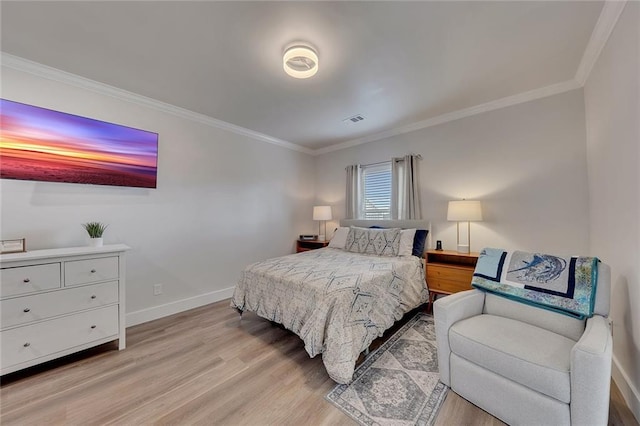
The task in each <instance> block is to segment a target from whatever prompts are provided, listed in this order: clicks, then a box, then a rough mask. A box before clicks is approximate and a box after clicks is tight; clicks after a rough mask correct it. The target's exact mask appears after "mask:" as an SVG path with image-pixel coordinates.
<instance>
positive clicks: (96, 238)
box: [82, 222, 109, 247]
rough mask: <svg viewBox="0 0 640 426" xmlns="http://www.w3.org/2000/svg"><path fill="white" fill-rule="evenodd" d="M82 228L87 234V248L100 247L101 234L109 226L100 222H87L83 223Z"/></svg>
mask: <svg viewBox="0 0 640 426" xmlns="http://www.w3.org/2000/svg"><path fill="white" fill-rule="evenodd" d="M82 226H83V227H84V229H86V230H87V234H89V246H90V247H102V234H103V233H104V230H105V229H107V226H109V225H105V224H104V223H100V222H88V223H83V224H82Z"/></svg>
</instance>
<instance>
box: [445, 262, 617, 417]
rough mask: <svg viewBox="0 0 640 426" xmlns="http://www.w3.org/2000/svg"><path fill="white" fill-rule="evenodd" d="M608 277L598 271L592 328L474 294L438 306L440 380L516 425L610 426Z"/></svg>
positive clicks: (603, 270)
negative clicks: (608, 424)
mask: <svg viewBox="0 0 640 426" xmlns="http://www.w3.org/2000/svg"><path fill="white" fill-rule="evenodd" d="M610 276H611V270H610V268H609V266H608V265H605V264H603V263H599V265H598V284H597V291H596V304H595V308H594V312H595V315H594V316H593V317H591V318H589V319H587V320H578V319H575V318H571V317H569V316H565V315H561V314H558V313H555V312H552V311H548V310H544V309H540V308H536V307H533V306H529V305H525V304H522V303H518V302H515V301H512V300H509V299H505V298H502V297H499V296H496V295H493V294H489V293H484V292H482V291H479V290H475V289H474V290H469V291H465V292H461V293H457V294H454V295H451V296H447V297H444V298H441V299H438V300H437V301H436V302H435V304H434V317H435V327H436V340H437V344H438V363H439V368H440V379H441V380H442V382H443V383H444V384H446V385H448V386H450V387H451V389H452V390H453V391H454V392H456V393H457V394H459V395H460V396H462V397H463V398H465V399H467V400H469V401H470V402H472V403H474V404H475V405H477V406H478V407H480V408H482V409H483V410H485V411H487V412H489V413H491V414H493V415H494V416H496V417H498V418H499V419H501V420H503V421H505V422H506V423H508V424H511V425H606V424H607V421H608V416H609V386H610V377H611V350H612V336H611V331H610V328H609V324H608V321H607V319H606V317H607V315H608V314H609V291H610V290H609V288H610V280H611V277H610Z"/></svg>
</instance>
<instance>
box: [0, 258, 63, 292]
mask: <svg viewBox="0 0 640 426" xmlns="http://www.w3.org/2000/svg"><path fill="white" fill-rule="evenodd" d="M59 287H60V263H48V264H45V265H33V266H20V267H16V268H5V269H0V289H1V293H0V296H2V297H8V296H15V295H19V294H27V293H34V292H37V291H41V290H48V289H52V288H59Z"/></svg>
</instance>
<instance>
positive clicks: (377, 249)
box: [344, 226, 400, 256]
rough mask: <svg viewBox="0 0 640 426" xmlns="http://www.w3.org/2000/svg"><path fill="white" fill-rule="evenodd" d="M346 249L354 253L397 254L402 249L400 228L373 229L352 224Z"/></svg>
mask: <svg viewBox="0 0 640 426" xmlns="http://www.w3.org/2000/svg"><path fill="white" fill-rule="evenodd" d="M344 249H345V250H347V251H351V252H354V253H367V254H377V255H378V256H397V255H398V251H399V250H400V228H390V229H371V228H357V227H355V226H352V227H351V228H350V229H349V234H348V235H347V243H346V244H345V246H344Z"/></svg>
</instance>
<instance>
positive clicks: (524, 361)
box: [449, 315, 576, 404]
mask: <svg viewBox="0 0 640 426" xmlns="http://www.w3.org/2000/svg"><path fill="white" fill-rule="evenodd" d="M449 344H450V346H451V351H452V352H453V353H455V354H456V355H458V356H460V357H462V358H464V359H466V360H469V361H471V362H473V363H474V364H477V365H479V366H480V367H484V368H486V369H487V370H489V371H492V372H494V373H497V374H500V375H501V376H503V377H505V378H507V379H510V380H512V381H514V382H516V383H519V384H521V385H523V386H526V387H528V388H530V389H533V390H535V391H538V392H540V393H542V394H544V395H547V396H550V397H552V398H554V399H557V400H560V401H562V402H564V403H567V404H568V403H569V402H570V397H571V391H570V389H571V379H570V374H569V370H570V365H571V350H572V348H573V347H574V345H575V344H576V342H575V341H574V340H571V339H569V338H567V337H564V336H561V335H559V334H556V333H554V332H551V331H548V330H545V329H543V328H540V327H536V326H534V325H530V324H527V323H524V322H521V321H517V320H513V319H510V318H504V317H499V316H495V315H478V316H475V317H472V318H468V319H465V320H462V321H459V322H457V323H455V324H454V325H453V326H452V327H451V329H450V330H449Z"/></svg>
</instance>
